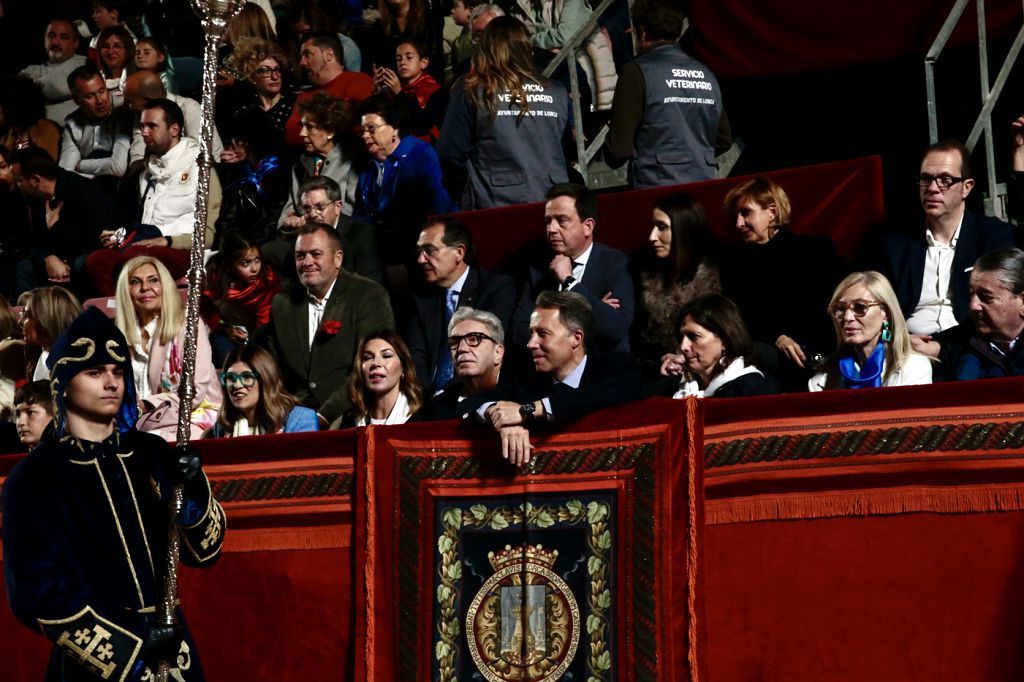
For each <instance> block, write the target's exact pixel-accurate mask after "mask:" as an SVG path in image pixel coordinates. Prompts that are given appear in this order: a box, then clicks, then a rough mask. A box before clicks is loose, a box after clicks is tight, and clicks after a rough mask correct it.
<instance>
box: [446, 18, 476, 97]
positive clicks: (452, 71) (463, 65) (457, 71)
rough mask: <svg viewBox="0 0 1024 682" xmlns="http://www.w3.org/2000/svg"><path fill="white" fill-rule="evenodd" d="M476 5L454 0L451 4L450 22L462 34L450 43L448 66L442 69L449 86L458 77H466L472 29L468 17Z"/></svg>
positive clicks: (471, 52) (471, 46) (471, 51)
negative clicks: (452, 22) (451, 21)
mask: <svg viewBox="0 0 1024 682" xmlns="http://www.w3.org/2000/svg"><path fill="white" fill-rule="evenodd" d="M476 5H477V2H476V0H455V2H453V3H452V20H453V21H454V22H455V25H456V26H461V27H462V32H461V33H459V35H458V37H457V38H456V39H455V40H453V41H452V44H451V48H452V49H451V52H450V53H449V55H448V64H447V65H446V66H445V67H444V82H445V83H447V84H448V85H451V84H452V82H454V81H455V79H456V78H458V77H459V76H464V75H466V70H467V69H468V67H469V58H470V57H471V56H472V55H473V29H472V27H471V26H470V25H469V15H470V12H472V11H473V8H474V7H475V6H476Z"/></svg>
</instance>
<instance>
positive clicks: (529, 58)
mask: <svg viewBox="0 0 1024 682" xmlns="http://www.w3.org/2000/svg"><path fill="white" fill-rule="evenodd" d="M542 80H543V79H542V78H541V77H540V75H539V74H538V73H537V71H536V68H535V67H534V64H533V48H531V47H530V35H529V33H528V32H527V30H526V27H525V26H524V25H523V22H521V21H519V20H518V19H515V18H513V17H495V18H494V19H491V23H489V24H487V28H486V29H484V32H483V35H481V36H480V44H479V45H478V46H477V48H476V51H475V52H473V71H472V72H471V73H470V74H469V75H468V76H466V81H465V92H466V94H467V96H468V97H469V99H470V101H472V102H473V105H474V106H476V108H477V109H481V108H483V109H486V110H487V113H488V114H489V115H490V118H491V121H492V122H493V121H494V119H495V118H497V116H498V110H497V105H496V104H495V101H496V100H497V98H498V95H499V94H502V93H505V92H507V93H509V94H510V95H512V101H513V102H515V103H516V104H518V105H519V117H520V118H522V117H523V116H525V115H526V114H527V112H529V110H530V106H529V104H528V103H527V98H526V87H525V85H526V83H527V82H531V81H532V82H534V83H538V82H542Z"/></svg>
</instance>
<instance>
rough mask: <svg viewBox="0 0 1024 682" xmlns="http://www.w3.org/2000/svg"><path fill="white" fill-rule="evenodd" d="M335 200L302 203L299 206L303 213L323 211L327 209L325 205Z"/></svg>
mask: <svg viewBox="0 0 1024 682" xmlns="http://www.w3.org/2000/svg"><path fill="white" fill-rule="evenodd" d="M333 203H335V202H333V201H318V202H317V203H315V204H302V205H301V206H299V208H301V209H302V212H303V213H313V212H316V213H323V212H324V211H326V210H327V207H328V206H330V205H331V204H333Z"/></svg>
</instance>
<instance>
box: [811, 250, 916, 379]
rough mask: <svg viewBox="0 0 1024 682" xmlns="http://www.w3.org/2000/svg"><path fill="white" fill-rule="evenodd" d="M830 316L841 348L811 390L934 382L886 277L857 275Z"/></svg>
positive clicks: (843, 286) (835, 299)
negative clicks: (912, 339) (913, 345)
mask: <svg viewBox="0 0 1024 682" xmlns="http://www.w3.org/2000/svg"><path fill="white" fill-rule="evenodd" d="M828 312H829V315H830V316H831V317H832V323H833V324H834V325H835V328H836V338H837V340H838V349H837V351H836V353H835V354H834V355H833V356H832V358H831V359H830V360H829V361H828V363H826V364H825V366H824V367H823V368H822V369H823V371H822V372H819V373H818V374H815V375H814V376H813V377H811V379H810V380H809V381H808V389H809V390H811V391H824V390H829V389H833V388H875V387H879V386H910V385H914V384H930V383H931V382H932V365H931V361H930V360H929V359H928V358H927V357H925V356H924V355H921V354H920V353H917V352H915V351H914V350H913V349H912V348H911V345H910V335H909V333H908V332H907V322H906V320H904V319H903V313H902V312H900V305H899V302H898V301H897V300H896V294H895V293H894V292H893V290H892V285H891V284H889V280H887V279H886V278H885V276H884V275H882V274H881V273H878V272H875V271H873V270H869V271H867V272H855V273H853V274H852V275H850V276H849V277H847V278H846V279H844V280H843V281H842V282H840V283H839V286H838V287H836V290H835V293H834V294H833V295H832V302H831V303H830V304H829V306H828Z"/></svg>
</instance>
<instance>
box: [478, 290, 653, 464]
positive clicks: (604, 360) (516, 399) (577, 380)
mask: <svg viewBox="0 0 1024 682" xmlns="http://www.w3.org/2000/svg"><path fill="white" fill-rule="evenodd" d="M594 328H595V319H594V314H593V312H592V311H591V306H590V303H589V302H588V301H587V299H586V298H584V297H583V296H582V295H581V294H577V293H576V292H573V291H544V292H542V293H541V294H540V295H539V296H538V297H537V304H536V307H535V308H534V310H533V313H532V314H531V315H530V340H529V342H528V343H527V346H526V347H527V350H529V352H530V356H531V357H532V358H533V365H534V369H536V374H534V375H532V376H531V377H530V378H529V379H526V380H517V381H515V382H513V383H511V384H508V385H505V386H499V387H498V388H497V389H495V390H494V391H493V392H491V393H489V394H484V395H482V396H477V397H476V398H473V399H471V400H473V401H474V402H475V403H476V404H477V405H474V410H475V411H476V413H477V415H478V416H479V417H480V418H481V419H483V420H484V421H486V422H488V423H490V424H491V425H492V426H493V427H494V428H495V429H496V430H497V431H498V434H499V435H500V437H501V452H502V456H503V457H505V458H506V459H508V460H509V461H511V462H512V463H513V464H525V463H526V462H527V461H529V458H530V447H531V446H530V440H529V437H530V434H529V430H528V428H529V427H531V426H532V425H534V424H543V423H547V422H554V421H558V422H563V421H568V420H571V419H577V418H579V417H582V416H583V415H586V414H589V413H591V412H594V411H597V410H600V409H602V408H605V407H611V406H612V405H619V404H621V403H625V402H629V401H631V400H637V399H639V398H640V383H641V378H640V366H639V365H638V364H637V362H636V360H634V359H633V358H632V356H630V355H629V354H628V353H621V352H610V353H601V352H599V351H591V349H590V348H589V345H588V343H589V341H588V340H589V339H591V338H593V333H594ZM471 405H473V403H471Z"/></svg>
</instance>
